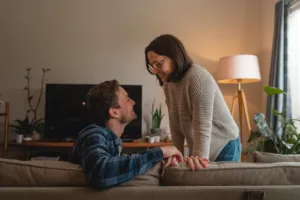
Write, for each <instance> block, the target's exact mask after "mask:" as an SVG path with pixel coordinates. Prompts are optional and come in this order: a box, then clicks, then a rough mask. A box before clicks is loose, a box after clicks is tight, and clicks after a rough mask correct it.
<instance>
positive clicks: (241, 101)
mask: <svg viewBox="0 0 300 200" xmlns="http://www.w3.org/2000/svg"><path fill="white" fill-rule="evenodd" d="M237 103H238V108H239V125H240V138H241V144H243V143H244V142H245V141H244V135H243V114H244V116H245V118H246V124H247V129H248V134H247V137H249V136H250V133H251V126H250V120H249V113H248V107H247V100H246V95H245V92H244V90H242V89H241V88H240V87H239V89H238V90H237V91H236V92H235V95H234V97H233V101H232V107H231V115H232V116H233V115H234V112H235V105H236V104H237ZM241 160H242V161H245V156H243V154H242V155H241Z"/></svg>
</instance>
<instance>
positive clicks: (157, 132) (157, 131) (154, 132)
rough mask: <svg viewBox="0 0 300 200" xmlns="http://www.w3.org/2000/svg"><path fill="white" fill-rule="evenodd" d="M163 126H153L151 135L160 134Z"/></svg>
mask: <svg viewBox="0 0 300 200" xmlns="http://www.w3.org/2000/svg"><path fill="white" fill-rule="evenodd" d="M160 134H161V128H151V135H153V136H160Z"/></svg>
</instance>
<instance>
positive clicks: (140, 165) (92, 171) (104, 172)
mask: <svg viewBox="0 0 300 200" xmlns="http://www.w3.org/2000/svg"><path fill="white" fill-rule="evenodd" d="M108 142H109V141H107V140H106V138H105V137H104V136H102V135H101V134H98V135H94V136H91V137H89V138H87V139H86V141H85V142H84V143H83V147H82V149H81V150H80V154H81V156H80V157H81V165H82V167H83V169H84V171H85V173H86V175H87V178H88V182H89V183H90V184H91V186H92V187H95V188H98V189H105V188H108V187H111V186H114V185H118V184H120V183H123V182H126V181H129V180H130V179H132V178H134V177H136V176H138V175H140V174H143V173H145V172H146V171H147V170H148V169H150V168H151V167H152V166H153V165H154V164H156V163H157V162H159V161H161V160H163V152H162V150H161V149H160V148H153V149H150V150H148V151H144V152H142V153H140V154H134V155H131V156H113V155H111V154H110V152H109V151H108V148H107V145H106V144H107V143H108Z"/></svg>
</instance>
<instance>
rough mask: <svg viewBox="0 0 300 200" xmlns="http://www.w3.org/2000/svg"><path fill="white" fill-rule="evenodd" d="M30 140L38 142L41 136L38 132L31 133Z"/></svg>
mask: <svg viewBox="0 0 300 200" xmlns="http://www.w3.org/2000/svg"><path fill="white" fill-rule="evenodd" d="M32 139H33V140H40V139H41V134H40V133H38V132H36V131H34V132H33V133H32Z"/></svg>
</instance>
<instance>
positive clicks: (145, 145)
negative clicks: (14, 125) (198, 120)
mask: <svg viewBox="0 0 300 200" xmlns="http://www.w3.org/2000/svg"><path fill="white" fill-rule="evenodd" d="M73 145H74V142H41V141H30V142H23V143H21V144H18V143H16V142H9V143H8V146H14V147H20V148H28V150H29V151H28V152H29V158H30V157H31V156H30V155H31V153H32V150H33V149H36V148H38V149H39V148H72V147H73ZM170 145H172V142H158V143H148V142H142V141H133V142H124V143H123V148H127V149H128V148H130V149H132V148H147V149H148V148H154V147H162V146H170ZM128 150H129V149H128ZM6 155H7V152H6Z"/></svg>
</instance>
